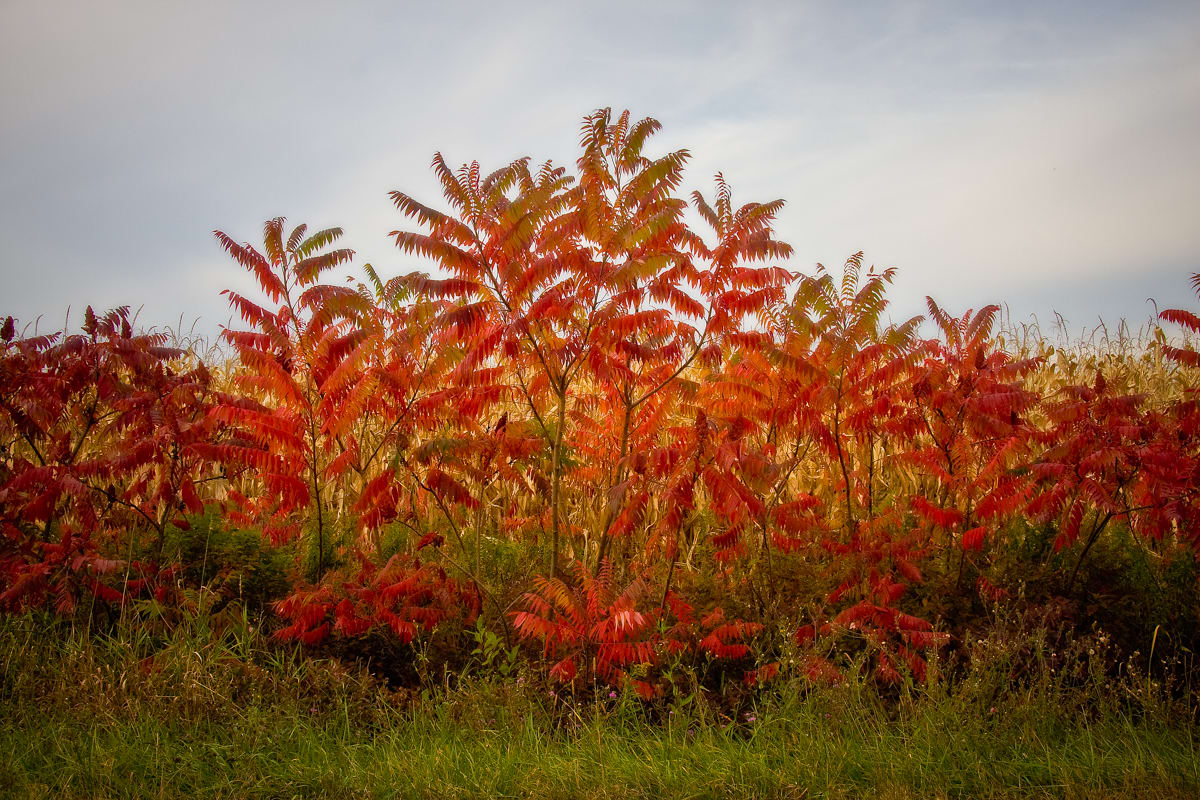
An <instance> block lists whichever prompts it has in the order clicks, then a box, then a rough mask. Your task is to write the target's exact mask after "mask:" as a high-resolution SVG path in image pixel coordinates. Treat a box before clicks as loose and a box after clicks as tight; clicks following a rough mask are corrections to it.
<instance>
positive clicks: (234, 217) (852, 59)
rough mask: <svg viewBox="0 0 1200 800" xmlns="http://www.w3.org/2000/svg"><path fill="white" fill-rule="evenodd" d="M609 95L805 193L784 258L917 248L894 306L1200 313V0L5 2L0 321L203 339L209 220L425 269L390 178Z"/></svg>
mask: <svg viewBox="0 0 1200 800" xmlns="http://www.w3.org/2000/svg"><path fill="white" fill-rule="evenodd" d="M605 106H611V107H613V108H614V109H624V108H628V109H630V110H631V112H632V113H633V115H634V116H635V117H637V118H640V117H644V116H650V117H654V118H655V119H658V120H659V121H660V122H661V123H662V125H663V130H662V132H661V133H660V134H659V135H658V136H656V137H655V138H654V139H653V140H651V144H650V146H649V152H650V153H651V154H661V153H666V152H668V151H669V150H674V149H677V148H681V147H686V148H687V149H688V150H689V151H690V152H691V154H692V159H691V162H690V164H689V167H688V171H687V174H686V179H685V182H684V188H685V189H686V190H687V192H688V193H690V191H691V190H692V189H701V190H703V191H705V192H706V193H707V194H709V195H710V196H711V191H712V176H713V174H714V173H716V172H717V171H721V172H722V173H723V174H724V176H725V178H726V179H727V180H728V182H729V183H730V185H731V186H732V187H733V191H734V200H735V202H737V203H744V202H749V201H767V200H773V199H775V198H783V199H785V200H786V201H787V206H786V207H785V210H784V212H783V213H782V214H781V215H780V217H779V220H778V226H777V232H778V236H779V238H781V239H783V240H784V241H786V242H788V243H790V244H791V245H792V246H793V248H794V250H795V255H794V256H793V257H792V259H791V260H790V261H789V262H787V263H785V264H784V266H786V267H787V268H789V269H792V270H796V271H800V272H806V273H812V272H813V271H814V270H815V269H816V264H817V263H823V264H825V265H826V266H827V267H829V268H830V269H832V270H835V271H836V270H837V269H838V268H839V267H840V265H841V263H842V262H843V261H844V260H845V258H846V257H847V256H848V255H850V254H851V253H853V252H855V251H858V250H862V251H864V252H865V254H866V260H867V261H868V262H869V263H872V264H876V265H878V266H880V267H884V266H895V267H897V268H898V276H897V279H896V283H895V287H894V289H893V291H892V292H891V296H892V299H893V313H894V315H895V316H896V318H903V317H907V316H910V315H913V314H919V313H922V312H923V310H924V297H925V296H926V295H932V296H933V297H934V299H935V300H937V301H938V303H939V304H940V305H941V306H942V307H944V308H946V309H947V310H949V311H952V312H956V313H961V312H962V311H964V310H966V309H967V308H968V307H975V308H977V307H979V306H981V305H983V304H986V303H992V302H995V303H1001V304H1004V305H1005V306H1006V308H1007V311H1008V314H1009V315H1010V316H1011V318H1012V319H1013V320H1015V321H1017V322H1020V321H1023V320H1031V319H1032V318H1033V315H1036V316H1037V318H1039V319H1040V320H1042V322H1043V325H1044V326H1045V325H1046V324H1048V321H1050V320H1052V319H1053V317H1052V314H1053V313H1054V312H1058V313H1060V314H1061V315H1063V317H1065V318H1066V319H1067V320H1068V321H1069V323H1070V325H1071V326H1073V327H1074V328H1076V329H1079V330H1084V329H1090V328H1092V327H1094V326H1095V325H1097V324H1099V322H1100V321H1105V322H1107V323H1108V324H1110V325H1112V324H1115V323H1116V322H1117V321H1118V320H1120V319H1122V318H1124V319H1126V320H1128V321H1129V322H1130V323H1131V324H1133V325H1134V326H1137V325H1140V324H1142V323H1143V322H1144V321H1146V320H1147V319H1148V318H1149V317H1150V316H1151V314H1152V313H1153V309H1154V306H1153V304H1152V303H1151V302H1150V300H1151V299H1153V300H1154V301H1156V302H1157V303H1158V306H1159V307H1169V306H1183V307H1189V308H1196V307H1197V305H1200V301H1198V300H1197V299H1196V297H1195V296H1194V295H1193V294H1192V293H1191V290H1190V288H1189V276H1190V275H1191V274H1192V273H1193V272H1197V271H1200V3H1195V2H1176V3H1161V2H1153V1H1152V0H1151V1H1149V2H1139V3H1127V2H1104V0H1091V2H1079V3H1076V2H1055V3H1045V2H1030V3H1021V2H1003V3H996V2H947V3H938V2H895V3H874V2H854V3H845V2H829V3H817V2H813V3H809V2H753V0H744V1H743V2H741V3H736V4H735V3H717V2H654V1H653V0H639V1H638V2H624V1H623V0H612V1H611V2H603V3H595V2H593V3H590V4H585V3H573V2H557V3H551V2H548V3H528V2H517V1H516V0H510V1H509V2H481V3H475V2H455V0H444V2H439V3H404V2H387V3H384V2H380V3H367V2H350V1H344V2H339V3H319V4H308V3H304V2H287V3H270V2H223V1H220V0H208V1H207V2H204V3H197V2H189V3H184V2H178V3H177V2H168V1H167V0H153V1H152V2H129V1H127V0H109V1H108V2H103V3H99V2H55V0H34V1H32V2H31V1H29V0H0V301H2V302H0V316H2V315H7V314H12V315H13V316H15V317H17V318H18V319H19V320H21V321H23V322H33V321H35V320H37V319H38V318H39V317H40V318H41V319H40V321H38V323H37V324H38V325H39V326H40V329H41V330H42V331H45V330H47V329H57V328H60V327H62V325H63V321H64V319H65V318H66V313H67V309H68V307H70V308H71V309H72V312H71V314H72V317H71V321H72V323H73V324H74V323H77V322H78V320H79V318H80V317H81V312H82V309H83V307H84V306H85V305H88V304H91V305H92V306H94V307H96V308H97V309H102V308H110V307H113V306H117V305H129V306H131V307H133V308H134V309H140V312H139V316H138V322H139V323H140V324H141V325H143V326H169V327H171V328H176V329H179V328H182V330H183V332H187V331H192V332H196V333H200V334H203V335H206V336H211V335H213V334H215V332H216V331H217V330H218V329H219V326H220V325H222V324H225V323H226V322H227V321H228V320H229V318H230V312H229V308H228V305H227V303H226V301H225V300H224V298H222V297H221V295H220V291H221V290H222V289H224V288H232V289H236V290H238V291H242V292H250V293H253V291H254V287H253V285H252V283H251V281H250V279H249V277H248V276H246V275H244V274H243V273H242V271H241V270H240V268H239V267H237V266H236V265H235V264H233V262H232V261H230V260H229V259H228V258H227V257H226V256H225V255H224V254H223V252H222V251H221V250H220V248H219V247H218V245H217V243H216V241H215V240H214V238H213V236H212V231H213V230H214V229H220V230H223V231H225V232H227V233H228V234H230V235H231V236H233V237H234V238H236V239H238V240H239V241H250V242H252V243H254V242H257V243H259V244H261V230H262V224H263V222H264V221H265V220H267V219H269V218H271V217H275V216H286V217H287V218H288V220H289V222H291V223H299V222H305V223H308V224H309V225H310V227H327V226H331V225H340V226H341V227H343V228H344V229H345V231H346V234H345V237H344V239H343V243H344V245H345V246H349V247H352V248H354V249H355V250H356V252H357V254H358V257H357V259H356V264H355V266H353V267H351V268H348V269H347V270H345V272H346V274H350V275H353V276H359V275H360V274H361V273H360V272H359V270H358V265H359V264H361V263H364V262H370V263H371V264H372V265H374V267H375V268H376V270H377V271H378V272H379V273H380V274H381V275H382V276H384V277H385V278H386V277H390V276H391V275H394V274H398V273H401V272H408V271H411V270H413V269H422V270H427V269H429V265H428V264H424V263H421V262H420V261H418V260H416V259H415V258H414V257H411V256H405V255H403V254H401V253H399V252H398V251H397V250H396V249H395V247H394V244H393V243H392V240H391V239H390V238H389V237H388V236H387V234H388V232H389V231H392V230H394V229H396V228H399V227H407V228H412V227H413V226H412V225H411V224H410V223H408V222H406V221H405V220H404V219H402V218H401V216H400V215H399V213H398V212H397V211H396V210H395V209H394V208H393V207H392V205H391V203H390V201H389V199H388V197H387V193H388V192H389V191H390V190H393V189H400V190H402V191H404V192H406V193H407V194H410V195H412V196H415V197H417V198H419V199H422V200H424V201H426V202H428V203H430V204H432V205H440V200H441V195H440V192H439V190H438V187H437V184H436V182H435V180H434V178H433V176H432V173H431V172H430V169H429V163H430V159H431V157H432V155H433V153H434V152H441V153H443V154H444V156H445V158H446V160H447V161H448V162H450V163H451V164H454V165H457V164H460V163H463V162H466V161H471V160H476V159H477V160H479V161H480V162H481V163H482V165H483V166H484V167H485V168H488V169H491V168H495V167H498V166H501V165H503V164H505V163H507V162H509V161H510V160H512V159H514V158H517V157H521V156H530V157H532V158H533V159H534V160H535V161H539V162H540V161H543V160H545V159H553V160H554V161H555V162H557V163H560V164H564V165H569V166H570V165H573V163H574V159H575V158H576V156H577V145H578V137H579V123H580V120H581V119H582V117H583V116H584V115H585V114H587V113H589V112H590V111H592V110H593V109H596V108H599V107H605ZM334 277H335V278H336V277H341V276H340V275H337V276H334Z"/></svg>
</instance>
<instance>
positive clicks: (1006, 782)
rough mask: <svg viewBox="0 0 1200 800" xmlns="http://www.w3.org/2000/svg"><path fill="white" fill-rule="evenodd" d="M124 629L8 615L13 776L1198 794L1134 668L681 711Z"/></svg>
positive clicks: (101, 783) (0, 744)
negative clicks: (1111, 676) (421, 678)
mask: <svg viewBox="0 0 1200 800" xmlns="http://www.w3.org/2000/svg"><path fill="white" fill-rule="evenodd" d="M194 622H204V621H203V620H197V621H194ZM132 630H133V629H129V630H126V632H124V633H121V632H118V633H115V634H111V635H107V636H86V635H83V634H81V633H79V632H72V631H70V630H65V629H63V628H61V627H57V628H56V627H54V626H53V625H51V624H49V623H46V622H45V621H44V620H34V619H32V618H18V619H8V620H2V621H0V659H2V660H3V664H2V666H0V670H2V672H0V795H3V796H11V797H19V798H24V797H31V798H32V797H237V798H259V797H261V798H268V797H270V798H275V797H372V798H373V797H402V798H409V797H431V798H443V797H447V798H454V797H544V798H572V797H580V798H584V797H586V798H610V797H611V798H618V797H647V798H655V800H666V798H676V797H679V798H701V797H730V798H748V797H846V798H857V797H882V798H938V797H946V798H950V797H982V798H1010V797H1011V798H1027V797H1055V798H1059V797H1061V798H1124V797H1137V798H1167V797H1179V798H1185V797H1186V798H1192V797H1196V796H1200V756H1198V755H1197V748H1196V741H1195V738H1194V737H1195V729H1194V725H1193V724H1192V721H1191V720H1192V719H1193V717H1192V716H1191V715H1190V714H1182V715H1181V713H1180V706H1179V705H1178V704H1175V703H1170V702H1166V701H1165V700H1163V698H1161V697H1160V695H1159V693H1158V692H1156V690H1155V688H1154V686H1155V685H1154V683H1153V682H1150V681H1146V680H1144V679H1136V678H1135V679H1131V680H1128V681H1124V682H1120V683H1117V682H1109V683H1091V684H1083V685H1072V686H1067V685H1066V684H1064V683H1062V682H1055V681H1053V680H1048V679H1047V680H1041V679H1039V680H1031V681H1028V682H1026V683H1025V684H1024V685H1023V687H1017V686H1009V687H1007V689H1005V690H1004V691H1002V692H1000V693H999V694H997V691H996V687H997V683H996V681H995V677H996V675H995V674H992V673H987V674H983V673H981V674H978V675H971V676H967V677H966V678H964V679H960V680H959V681H957V682H956V683H955V684H954V685H950V684H948V683H944V682H937V683H935V684H934V685H932V686H930V687H927V688H922V689H916V688H910V689H909V690H908V691H901V692H900V693H899V695H898V696H893V697H891V698H890V699H884V698H881V697H880V695H879V693H878V692H876V691H874V690H873V689H872V688H871V686H870V684H869V683H868V682H866V681H853V680H851V681H848V682H847V683H846V684H844V685H841V686H833V687H825V688H822V689H819V690H817V689H811V688H806V687H803V686H802V685H800V684H781V685H779V686H777V687H774V688H773V689H771V690H769V691H763V692H760V693H757V694H753V693H751V694H747V695H745V696H744V698H743V700H744V702H743V704H742V705H741V706H739V707H738V708H739V710H738V711H737V712H733V711H732V710H731V708H730V707H728V706H721V705H715V704H711V703H710V704H701V703H697V702H692V703H687V704H684V703H680V704H679V705H677V706H676V708H675V710H674V711H671V710H670V709H669V708H668V707H667V706H664V705H659V706H657V707H655V708H653V709H648V708H647V707H645V706H643V705H642V704H641V703H640V701H638V700H636V699H634V698H633V697H632V696H620V697H616V698H609V697H608V694H607V692H604V693H602V695H601V699H600V700H599V701H594V700H589V701H579V702H575V701H574V700H572V699H571V698H569V697H565V696H564V695H563V694H562V693H561V692H559V693H557V694H556V696H551V695H550V689H549V687H547V686H546V685H544V684H540V683H538V682H537V681H535V680H534V679H533V676H532V674H531V673H527V672H526V673H522V676H521V680H520V683H518V682H517V681H516V680H513V681H500V680H498V679H496V678H489V677H487V676H479V675H477V676H473V677H467V678H466V679H464V680H463V681H462V682H461V683H460V684H459V685H458V686H457V688H449V689H447V688H442V689H427V690H425V691H424V692H422V693H419V694H418V693H413V692H396V691H391V690H388V689H387V688H386V687H382V686H380V685H378V684H377V683H376V682H374V681H373V680H371V679H369V678H367V677H366V676H364V675H362V674H361V673H358V672H356V671H354V670H351V669H347V668H343V667H338V666H335V665H332V664H330V663H328V662H319V661H313V660H307V659H302V658H297V657H295V656H293V655H289V654H288V653H286V652H282V651H279V650H275V649H272V648H271V647H270V646H269V644H268V643H267V642H264V641H262V640H261V639H258V638H255V637H254V636H253V635H247V631H246V630H244V629H243V630H241V631H238V630H233V631H232V632H230V631H226V632H224V633H217V632H214V631H213V630H211V629H209V628H208V627H206V626H205V625H200V626H197V624H192V625H190V626H189V625H180V626H177V627H176V628H174V630H173V632H171V633H170V634H168V635H164V636H162V637H159V638H155V637H153V636H150V635H148V634H144V633H143V634H136V635H135V634H134V633H133V632H132ZM137 630H144V629H143V628H138V629H137ZM148 654H150V655H152V656H153V659H152V660H148ZM997 674H998V673H997ZM1004 674H1005V675H1007V674H1009V673H1007V672H1005V673H1004ZM734 713H736V719H734V718H731V716H730V715H732V714H734Z"/></svg>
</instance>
